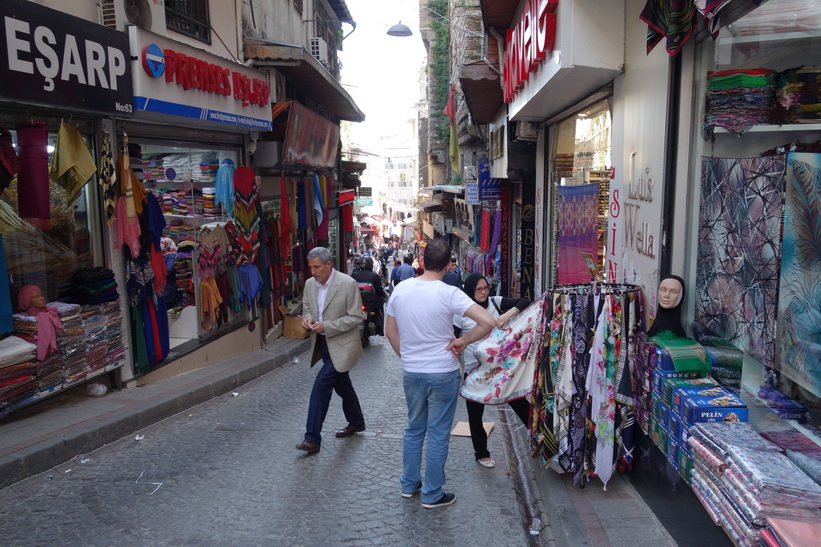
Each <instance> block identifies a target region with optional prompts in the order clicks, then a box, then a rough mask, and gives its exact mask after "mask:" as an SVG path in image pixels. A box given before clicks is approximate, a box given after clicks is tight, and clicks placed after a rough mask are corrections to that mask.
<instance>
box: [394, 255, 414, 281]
mask: <svg viewBox="0 0 821 547" xmlns="http://www.w3.org/2000/svg"><path fill="white" fill-rule="evenodd" d="M411 264H413V255H411V254H406V255H405V263H404V264H402V265H401V266H399V267H398V268H394V269H393V272H391V282H393V286H394V287H396V286H397V285H398V284H399V283H400V282H402V281H405V280H407V279H410V278H412V277H414V276H415V275H416V271H415V270H414V269H413V266H411Z"/></svg>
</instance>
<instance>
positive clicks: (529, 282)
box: [519, 180, 536, 300]
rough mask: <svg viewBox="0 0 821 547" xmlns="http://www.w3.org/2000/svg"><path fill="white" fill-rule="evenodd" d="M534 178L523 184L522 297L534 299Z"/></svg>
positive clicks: (520, 294)
mask: <svg viewBox="0 0 821 547" xmlns="http://www.w3.org/2000/svg"><path fill="white" fill-rule="evenodd" d="M535 186H536V185H535V183H534V181H532V180H529V181H528V182H526V183H525V182H523V184H522V282H521V292H520V293H519V296H520V297H521V298H527V299H529V300H533V299H534V298H533V267H534V263H535V261H536V248H535V245H534V243H535V241H536V235H535V232H536V203H535V201H536V192H535Z"/></svg>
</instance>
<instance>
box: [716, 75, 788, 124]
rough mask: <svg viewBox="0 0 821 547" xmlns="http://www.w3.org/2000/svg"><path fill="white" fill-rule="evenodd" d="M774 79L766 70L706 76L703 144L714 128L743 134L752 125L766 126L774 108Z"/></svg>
mask: <svg viewBox="0 0 821 547" xmlns="http://www.w3.org/2000/svg"><path fill="white" fill-rule="evenodd" d="M775 76H776V72H775V71H774V70H770V69H768V68H756V69H737V70H721V71H717V72H708V73H707V96H706V105H705V110H706V112H705V114H704V135H703V136H704V138H705V140H706V139H709V138H710V137H711V136H712V134H713V132H714V129H715V128H716V127H723V128H725V129H727V130H728V131H732V132H734V133H743V132H744V131H746V130H748V129H749V128H750V127H752V126H754V125H757V124H762V123H769V122H770V120H771V118H772V111H773V106H774V104H775Z"/></svg>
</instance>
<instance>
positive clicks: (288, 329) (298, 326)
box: [279, 305, 311, 339]
mask: <svg viewBox="0 0 821 547" xmlns="http://www.w3.org/2000/svg"><path fill="white" fill-rule="evenodd" d="M279 311H280V312H282V321H283V325H282V336H285V337H287V338H299V339H305V338H308V337H309V336H310V335H311V333H310V332H308V331H307V330H305V329H304V328H302V316H301V315H290V314H289V313H288V308H286V307H285V306H283V305H280V306H279Z"/></svg>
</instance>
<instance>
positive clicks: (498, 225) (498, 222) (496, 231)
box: [488, 209, 502, 255]
mask: <svg viewBox="0 0 821 547" xmlns="http://www.w3.org/2000/svg"><path fill="white" fill-rule="evenodd" d="M501 237H502V210H501V209H496V212H495V213H494V215H493V237H492V238H491V239H490V249H489V251H488V254H491V255H493V254H496V247H497V246H498V245H499V239H500V238H501Z"/></svg>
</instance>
